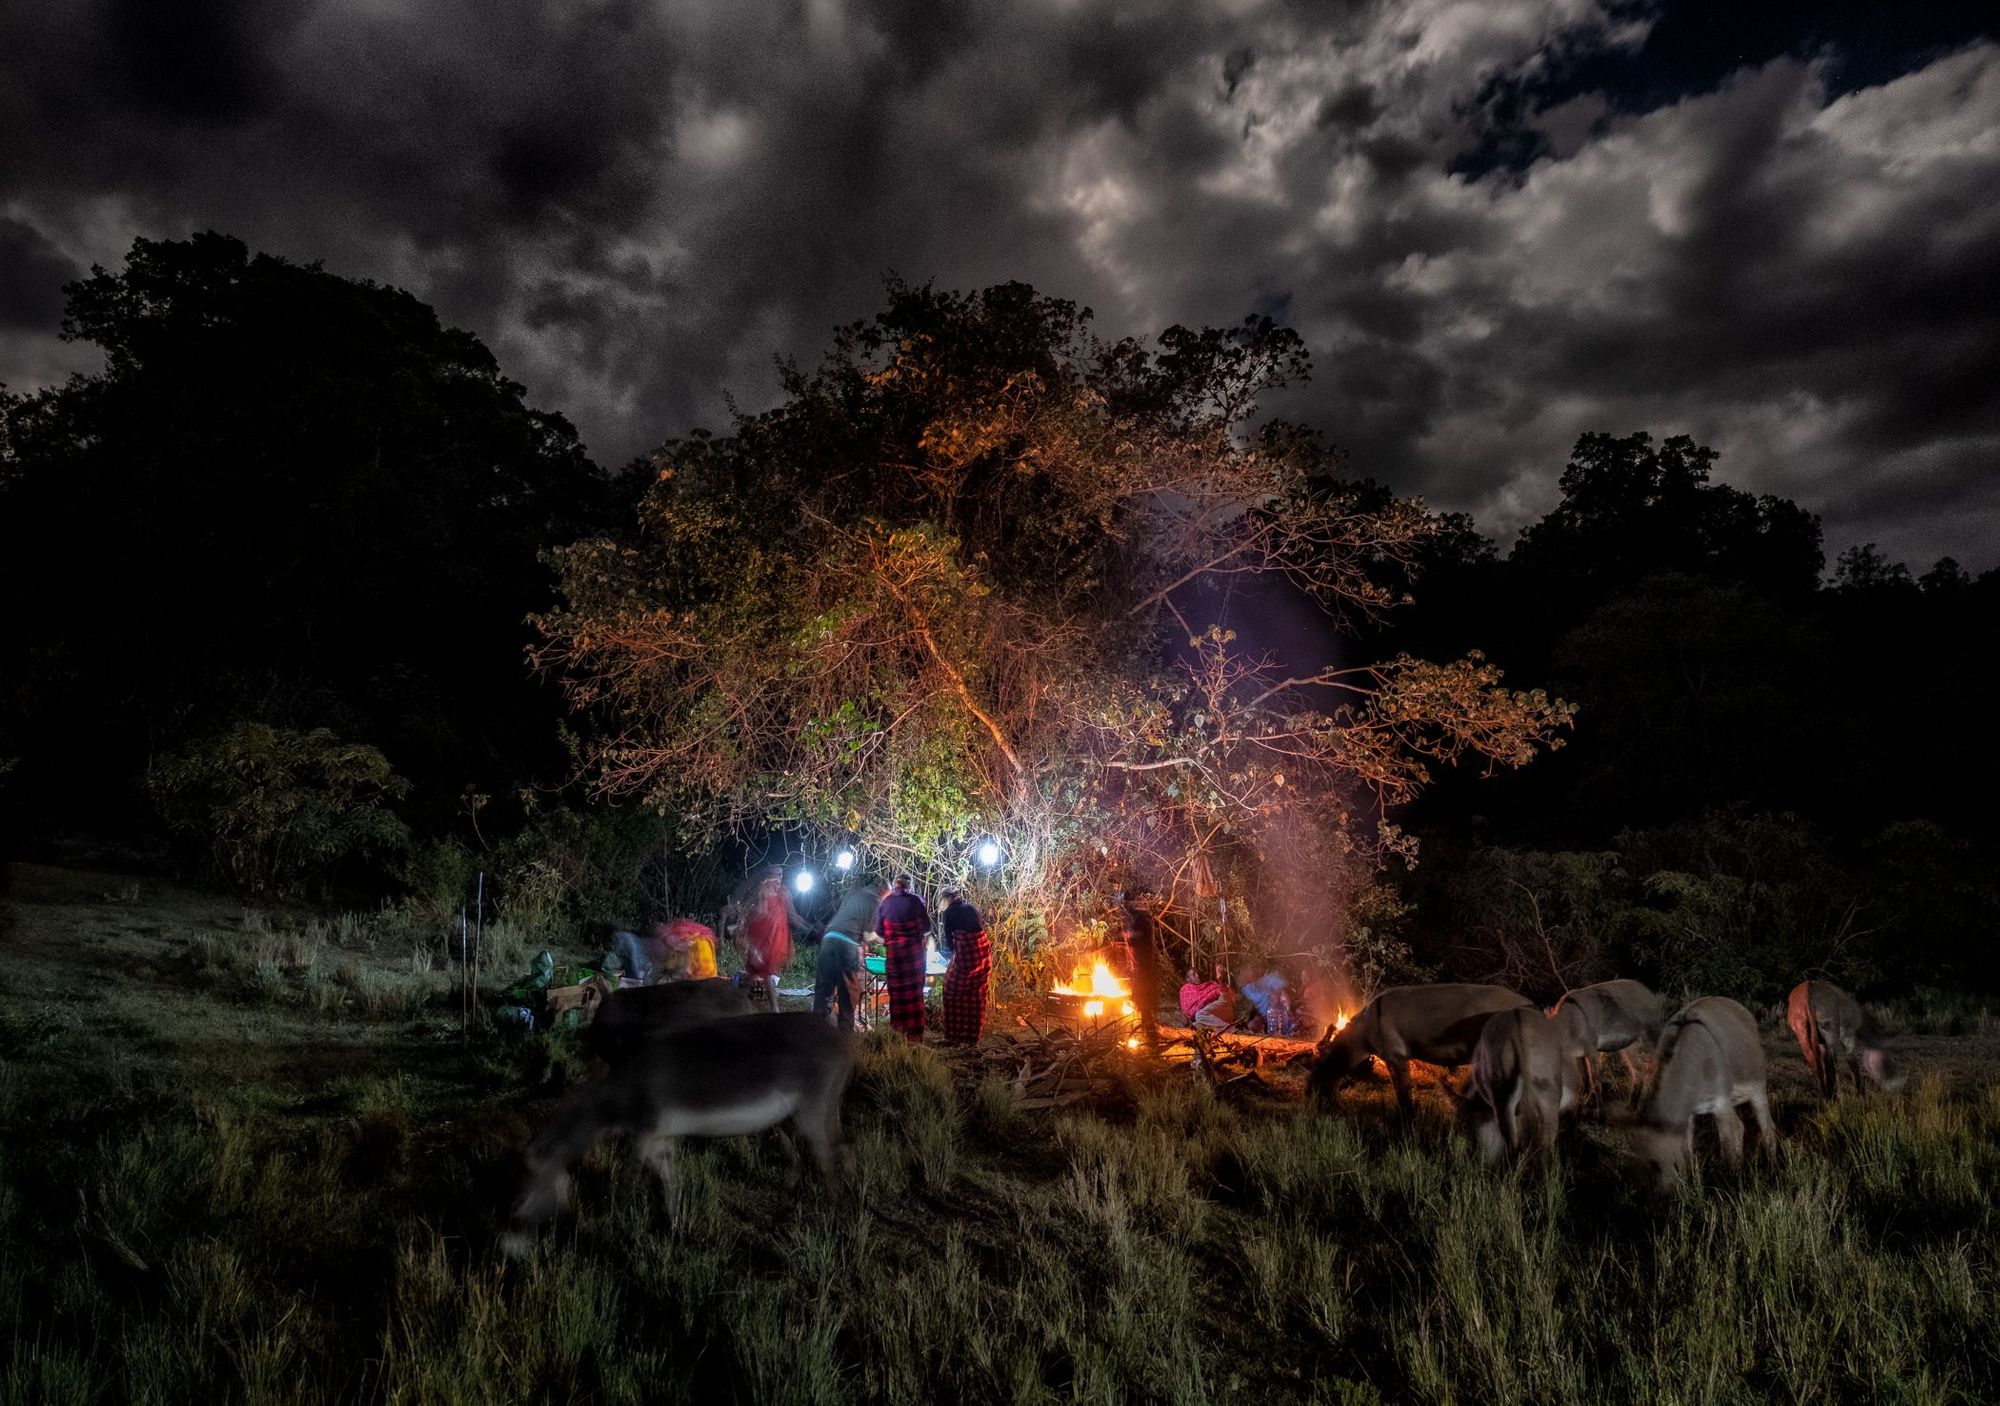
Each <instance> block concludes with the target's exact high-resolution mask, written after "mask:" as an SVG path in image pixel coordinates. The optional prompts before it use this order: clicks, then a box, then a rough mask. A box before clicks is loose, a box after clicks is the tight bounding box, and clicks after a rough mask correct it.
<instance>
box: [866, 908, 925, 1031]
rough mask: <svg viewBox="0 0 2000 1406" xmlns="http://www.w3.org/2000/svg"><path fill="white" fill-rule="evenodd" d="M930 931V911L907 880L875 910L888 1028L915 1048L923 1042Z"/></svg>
mask: <svg viewBox="0 0 2000 1406" xmlns="http://www.w3.org/2000/svg"><path fill="white" fill-rule="evenodd" d="M930 930H931V914H930V910H929V909H928V908H926V907H924V901H923V900H922V899H921V898H918V897H917V896H916V895H915V894H914V893H911V892H910V881H909V880H908V879H898V880H896V885H895V887H894V888H892V889H891V890H889V896H888V897H887V898H884V899H883V900H882V906H881V907H880V908H878V909H876V910H875V931H876V932H877V933H878V934H880V935H881V938H882V945H883V949H884V950H883V954H882V972H883V976H884V977H885V978H886V979H887V981H888V983H889V1024H890V1026H891V1027H892V1028H894V1029H896V1030H900V1031H901V1032H902V1033H903V1037H904V1038H905V1039H907V1040H909V1041H911V1042H912V1043H913V1044H922V1043H923V1039H924V957H925V953H924V947H925V942H924V938H925V936H926V934H928V933H929V932H930Z"/></svg>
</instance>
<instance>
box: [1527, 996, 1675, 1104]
mask: <svg viewBox="0 0 2000 1406" xmlns="http://www.w3.org/2000/svg"><path fill="white" fill-rule="evenodd" d="M1550 1014H1551V1015H1553V1016H1554V1017H1555V1022H1556V1029H1557V1030H1559V1031H1560V1032H1561V1033H1562V1042H1563V1053H1564V1054H1565V1055H1567V1056H1568V1057H1570V1058H1571V1059H1574V1060H1576V1061H1578V1062H1579V1064H1580V1065H1581V1066H1582V1072H1583V1095H1584V1098H1585V1100H1591V1099H1596V1098H1598V1097H1599V1095H1600V1093H1601V1092H1602V1088H1603V1075H1602V1073H1601V1072H1600V1069H1599V1066H1600V1065H1601V1064H1602V1062H1603V1057H1604V1056H1605V1055H1607V1054H1610V1053H1611V1052H1613V1051H1616V1052H1617V1054H1618V1057H1619V1059H1620V1060H1622V1061H1623V1062H1624V1065H1625V1072H1626V1073H1627V1074H1628V1075H1630V1076H1631V1079H1632V1106H1633V1107H1635V1108H1636V1107H1637V1106H1638V1105H1639V1102H1640V1099H1641V1098H1642V1097H1643V1095H1644V1094H1645V1089H1646V1086H1645V1066H1644V1065H1643V1064H1642V1063H1641V1062H1640V1057H1641V1054H1642V1053H1644V1052H1650V1051H1651V1050H1652V1048H1653V1047H1654V1046H1655V1045H1657V1044H1658V1043H1659V1041H1660V1030H1661V1027H1662V1026H1663V1025H1664V1023H1665V1022H1664V1021H1663V1020H1662V1019H1661V1015H1660V998H1659V997H1658V996H1655V995H1654V994H1653V993H1652V992H1651V991H1649V990H1647V989H1646V987H1645V985H1644V983H1642V982H1637V981H1631V980H1626V979H1623V978H1621V979H1619V980H1617V981H1600V982H1598V983H1597V984H1596V985H1594V986H1579V987H1577V988H1576V990H1574V991H1571V992H1569V993H1567V994H1566V995H1564V997H1563V998H1562V999H1561V1000H1560V1001H1558V1002H1556V1008H1555V1010H1554V1011H1552V1012H1551V1013H1550Z"/></svg>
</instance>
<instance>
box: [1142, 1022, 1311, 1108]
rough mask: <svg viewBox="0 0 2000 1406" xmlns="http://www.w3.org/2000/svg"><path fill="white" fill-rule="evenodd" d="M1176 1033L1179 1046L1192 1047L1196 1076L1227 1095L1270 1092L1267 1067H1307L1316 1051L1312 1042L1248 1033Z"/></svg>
mask: <svg viewBox="0 0 2000 1406" xmlns="http://www.w3.org/2000/svg"><path fill="white" fill-rule="evenodd" d="M1164 1033H1165V1032H1162V1034H1163V1035H1164ZM1176 1033H1177V1034H1178V1035H1179V1036H1180V1041H1179V1043H1185V1044H1186V1045H1187V1046H1188V1049H1189V1053H1188V1056H1187V1058H1188V1064H1189V1066H1190V1067H1191V1068H1192V1069H1193V1070H1194V1072H1195V1074H1196V1075H1197V1076H1199V1077H1200V1078H1203V1079H1206V1080H1207V1081H1208V1082H1209V1084H1210V1085H1211V1086H1212V1087H1213V1088H1214V1089H1215V1090H1216V1092H1217V1093H1223V1094H1237V1093H1248V1092H1252V1091H1262V1090H1269V1089H1271V1088H1272V1085H1271V1083H1270V1081H1269V1080H1268V1079H1266V1078H1265V1077H1264V1071H1265V1070H1266V1069H1267V1068H1268V1069H1278V1068H1282V1067H1284V1066H1286V1065H1291V1064H1304V1063H1306V1062H1308V1061H1310V1060H1311V1059H1312V1057H1313V1052H1314V1049H1315V1046H1314V1044H1313V1042H1312V1041H1310V1040H1288V1039H1284V1038H1282V1037H1280V1036H1274V1035H1253V1034H1250V1033H1248V1032H1244V1031H1235V1030H1189V1031H1180V1032H1176Z"/></svg>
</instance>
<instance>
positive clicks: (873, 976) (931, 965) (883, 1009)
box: [861, 946, 950, 1025]
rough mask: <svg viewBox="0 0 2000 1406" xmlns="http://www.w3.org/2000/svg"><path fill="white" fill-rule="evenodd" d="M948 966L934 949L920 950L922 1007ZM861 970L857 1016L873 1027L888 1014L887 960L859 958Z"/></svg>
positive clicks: (927, 1001)
mask: <svg viewBox="0 0 2000 1406" xmlns="http://www.w3.org/2000/svg"><path fill="white" fill-rule="evenodd" d="M949 965H950V964H949V963H947V962H946V961H945V959H944V958H943V957H941V956H939V955H938V950H937V948H935V947H930V946H926V947H925V948H924V978H925V981H924V985H925V987H926V990H925V992H924V1001H925V1003H926V1004H928V1003H929V1002H930V999H931V997H933V996H935V995H937V988H938V983H939V982H941V981H943V980H944V974H945V970H946V968H947V967H948V966H949ZM861 967H862V970H863V971H865V972H867V973H868V976H867V979H866V980H864V981H863V982H862V983H861V1015H862V1017H863V1019H864V1020H865V1021H866V1022H867V1023H868V1024H870V1025H873V1024H874V1023H875V1021H876V1020H877V1019H878V1018H879V1019H887V1018H888V1014H889V1011H888V1005H889V967H888V959H887V958H886V957H882V956H879V955H877V956H869V957H863V958H862V959H861Z"/></svg>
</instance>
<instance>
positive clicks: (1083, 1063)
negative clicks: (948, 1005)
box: [960, 1016, 1135, 1109]
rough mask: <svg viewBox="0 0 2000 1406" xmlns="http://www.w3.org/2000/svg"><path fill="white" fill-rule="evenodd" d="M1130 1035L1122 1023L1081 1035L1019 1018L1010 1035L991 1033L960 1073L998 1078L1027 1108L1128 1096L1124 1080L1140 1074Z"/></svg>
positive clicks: (964, 1062)
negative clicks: (1128, 1044) (1129, 1043)
mask: <svg viewBox="0 0 2000 1406" xmlns="http://www.w3.org/2000/svg"><path fill="white" fill-rule="evenodd" d="M1131 1033H1132V1031H1131V1027H1130V1026H1129V1025H1128V1024H1127V1023H1125V1022H1122V1021H1118V1022H1110V1023H1107V1024H1105V1025H1104V1026H1103V1027H1101V1028H1098V1029H1094V1030H1084V1031H1078V1030H1073V1029H1070V1028H1069V1027H1067V1026H1064V1025H1044V1024H1041V1023H1039V1022H1037V1021H1034V1020H1031V1019H1029V1018H1028V1017H1027V1016H1016V1017H1015V1019H1014V1028H1013V1029H1011V1030H1008V1029H999V1030H994V1029H990V1028H989V1030H988V1031H987V1035H986V1038H985V1039H984V1040H981V1041H980V1042H979V1045H978V1046H977V1047H976V1048H974V1049H972V1050H968V1051H966V1052H965V1055H964V1056H963V1057H962V1062H961V1064H960V1068H961V1070H962V1071H964V1072H965V1073H966V1074H969V1075H970V1077H972V1078H974V1079H979V1078H983V1077H985V1076H987V1075H993V1074H997V1075H999V1076H1000V1077H1001V1078H1003V1079H1006V1080H1008V1081H1009V1082H1011V1083H1012V1084H1013V1086H1014V1092H1015V1093H1016V1094H1017V1095H1018V1096H1019V1098H1020V1100H1021V1101H1020V1104H1019V1107H1021V1108H1023V1109H1035V1108H1062V1107H1065V1106H1067V1105H1069V1104H1072V1103H1082V1102H1084V1101H1086V1100H1095V1099H1102V1098H1107V1097H1112V1096H1115V1095H1118V1094H1120V1093H1122V1092H1123V1091H1124V1088H1125V1084H1124V1080H1123V1078H1121V1077H1120V1076H1121V1075H1129V1074H1131V1073H1133V1072H1134V1070H1135V1066H1134V1064H1133V1059H1134V1056H1133V1054H1132V1053H1131V1051H1129V1050H1128V1049H1126V1047H1125V1041H1126V1039H1127V1038H1128V1037H1129V1036H1130V1035H1131Z"/></svg>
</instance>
